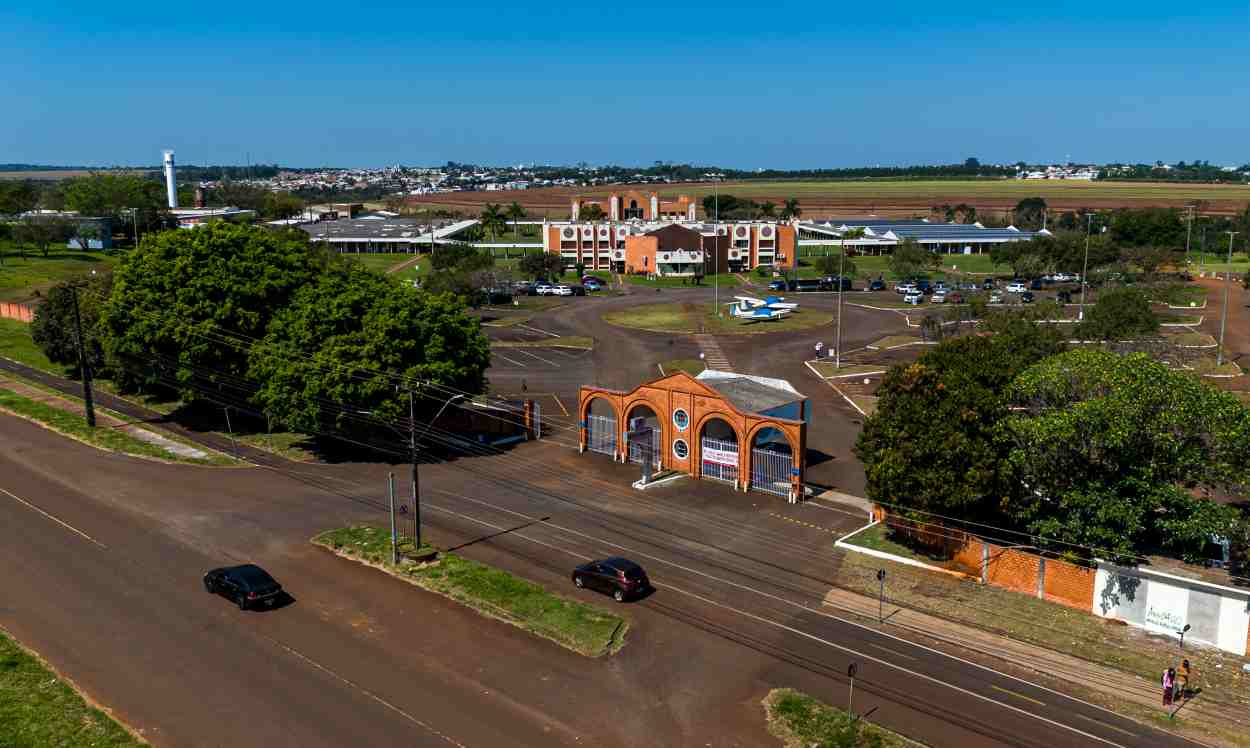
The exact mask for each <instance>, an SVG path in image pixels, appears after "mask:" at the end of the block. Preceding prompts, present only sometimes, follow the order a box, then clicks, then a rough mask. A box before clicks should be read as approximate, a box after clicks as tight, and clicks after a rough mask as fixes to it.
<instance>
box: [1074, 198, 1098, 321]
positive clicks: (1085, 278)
mask: <svg viewBox="0 0 1250 748" xmlns="http://www.w3.org/2000/svg"><path fill="white" fill-rule="evenodd" d="M1093 225H1094V214H1093V213H1086V214H1085V264H1084V265H1082V266H1081V313H1080V315H1078V317H1077V318H1078V319H1082V320H1083V319H1085V289H1086V288H1088V287H1089V232H1090V230H1091V229H1092V227H1093Z"/></svg>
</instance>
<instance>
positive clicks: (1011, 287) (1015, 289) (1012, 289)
mask: <svg viewBox="0 0 1250 748" xmlns="http://www.w3.org/2000/svg"><path fill="white" fill-rule="evenodd" d="M1027 290H1029V286H1028V284H1027V283H1019V282H1016V283H1008V284H1007V293H1024V292H1025V291H1027Z"/></svg>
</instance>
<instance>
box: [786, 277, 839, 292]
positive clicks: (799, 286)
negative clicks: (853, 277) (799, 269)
mask: <svg viewBox="0 0 1250 748" xmlns="http://www.w3.org/2000/svg"><path fill="white" fill-rule="evenodd" d="M786 286H787V288H786V290H788V291H795V292H807V291H831V290H833V287H832V286H831V285H829V284H827V283H825V281H824V280H823V279H816V278H801V279H799V280H792V281H790V282H789V283H788V284H786Z"/></svg>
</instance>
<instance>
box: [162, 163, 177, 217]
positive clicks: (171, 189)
mask: <svg viewBox="0 0 1250 748" xmlns="http://www.w3.org/2000/svg"><path fill="white" fill-rule="evenodd" d="M164 153H165V197H166V198H168V201H169V207H171V208H177V207H178V185H177V184H176V183H175V182H174V152H173V151H165V152H164Z"/></svg>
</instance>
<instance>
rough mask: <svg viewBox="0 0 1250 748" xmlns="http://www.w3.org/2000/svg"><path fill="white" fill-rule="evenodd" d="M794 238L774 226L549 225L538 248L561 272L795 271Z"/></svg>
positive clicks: (761, 223) (687, 223)
mask: <svg viewBox="0 0 1250 748" xmlns="http://www.w3.org/2000/svg"><path fill="white" fill-rule="evenodd" d="M796 237H797V233H796V232H795V229H794V227H793V226H791V225H790V224H788V223H783V222H778V221H740V222H732V223H719V224H715V223H710V222H697V221H681V222H665V221H656V222H642V221H627V222H614V221H602V222H589V221H566V222H556V223H548V224H546V226H545V230H544V232H543V249H544V250H545V251H547V252H551V253H553V254H555V253H558V254H559V255H560V257H561V259H563V260H564V265H565V266H566V267H572V266H574V265H577V264H579V263H580V264H582V265H585V266H586V268H587V269H590V270H611V271H613V272H617V273H641V274H648V275H651V274H654V275H660V276H693V275H711V274H713V273H715V272H718V271H719V272H722V273H723V272H734V273H738V272H745V271H748V270H753V269H755V268H757V267H761V266H765V267H773V268H776V269H779V270H786V269H793V268H796V267H798V246H797V241H796Z"/></svg>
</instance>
